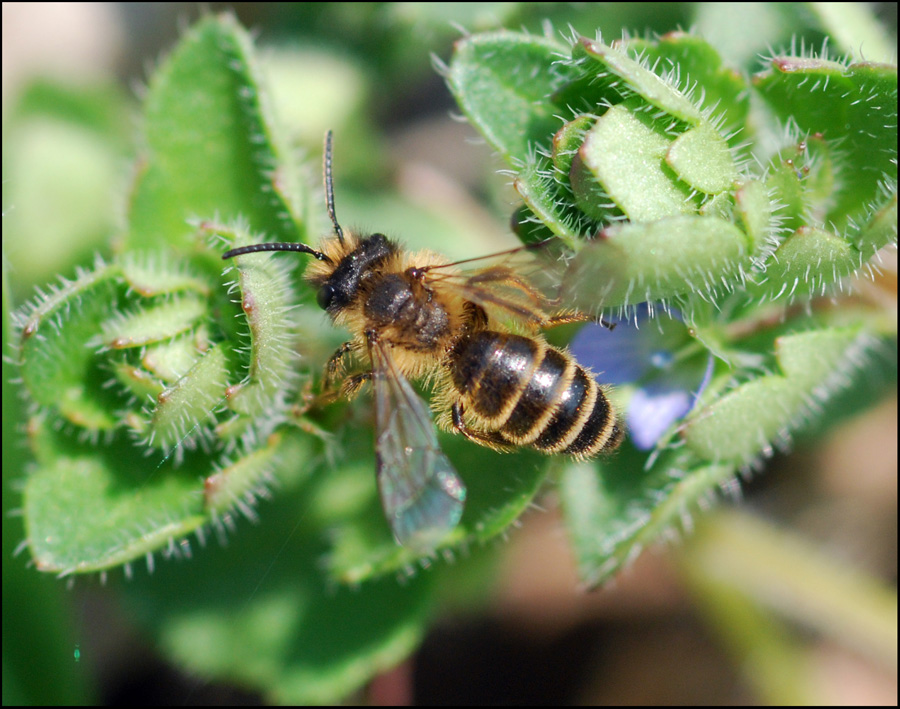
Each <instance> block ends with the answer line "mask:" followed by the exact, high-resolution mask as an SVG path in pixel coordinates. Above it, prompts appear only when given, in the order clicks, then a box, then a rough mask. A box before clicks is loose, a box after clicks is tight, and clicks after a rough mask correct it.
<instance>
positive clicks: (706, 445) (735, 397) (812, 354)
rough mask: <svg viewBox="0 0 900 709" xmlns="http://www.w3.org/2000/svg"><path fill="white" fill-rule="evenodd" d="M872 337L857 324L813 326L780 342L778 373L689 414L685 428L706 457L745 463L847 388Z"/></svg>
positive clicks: (691, 443)
mask: <svg viewBox="0 0 900 709" xmlns="http://www.w3.org/2000/svg"><path fill="white" fill-rule="evenodd" d="M871 346H872V338H871V336H869V335H868V334H867V333H865V332H863V331H861V329H860V328H858V327H852V328H843V329H838V328H835V329H824V330H818V331H817V330H812V331H810V332H804V333H799V334H795V335H785V336H783V337H780V338H778V339H777V340H776V343H775V352H776V361H777V363H778V367H779V370H780V372H779V373H777V374H769V375H765V376H762V377H759V378H757V379H754V380H753V381H750V382H747V383H745V384H741V385H739V386H737V387H736V388H734V389H733V390H732V391H729V392H728V393H726V394H725V395H724V396H722V397H721V398H720V399H718V400H714V401H712V402H710V403H709V404H706V405H704V406H700V407H698V408H696V409H694V411H692V412H691V414H690V416H689V419H688V423H687V425H686V427H685V428H684V430H683V434H682V435H683V437H684V440H685V443H686V444H687V446H688V448H689V449H690V450H691V451H692V452H694V453H695V454H697V455H698V456H699V457H700V458H702V459H703V460H710V461H715V462H717V463H728V464H734V465H747V464H749V463H750V462H751V461H753V460H754V459H755V458H757V457H759V456H760V455H763V454H766V453H767V452H770V451H771V449H772V446H773V445H775V444H780V443H782V442H783V439H784V437H785V436H786V435H787V434H788V433H789V432H790V431H792V430H795V429H797V428H798V427H799V426H800V425H801V424H802V423H804V422H805V421H806V420H807V419H808V418H809V417H810V415H811V414H812V413H813V412H815V411H816V409H817V408H818V407H819V406H820V405H821V402H822V401H824V400H825V399H827V398H828V397H829V396H831V395H832V394H833V393H834V392H835V391H837V390H838V389H840V388H842V387H843V386H846V385H847V383H848V382H849V374H850V373H851V372H852V371H853V370H855V369H857V368H859V367H860V366H861V365H862V362H863V361H864V356H865V353H866V351H867V350H868V349H869V348H870V347H871Z"/></svg>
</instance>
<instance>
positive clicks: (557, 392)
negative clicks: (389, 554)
mask: <svg viewBox="0 0 900 709" xmlns="http://www.w3.org/2000/svg"><path fill="white" fill-rule="evenodd" d="M324 163H325V165H324V173H325V194H326V200H327V208H328V216H329V218H330V219H331V223H332V225H333V227H334V234H333V235H332V236H330V237H327V238H325V239H323V241H322V243H321V245H320V250H316V249H313V248H311V247H309V246H307V245H306V244H299V243H267V244H255V245H252V246H244V247H241V248H236V249H232V250H231V251H228V252H227V253H225V254H224V255H223V257H222V258H224V259H229V258H233V257H235V256H241V255H243V254H250V253H256V252H259V251H299V252H301V253H305V254H309V255H310V256H312V257H313V258H314V259H315V260H313V261H311V262H310V264H309V266H308V267H307V270H306V274H305V278H306V280H307V282H308V283H309V284H310V285H311V286H312V287H313V288H315V289H316V291H317V299H318V304H319V306H320V307H321V308H322V309H323V310H325V312H327V313H328V314H329V315H330V316H331V319H332V321H333V322H334V323H335V324H338V325H343V326H345V327H346V328H347V329H348V330H349V331H350V332H351V333H352V335H353V339H351V340H349V341H348V342H345V343H344V344H343V345H342V346H341V347H340V348H338V350H337V351H336V352H335V353H334V355H333V356H332V357H331V358H330V360H329V361H328V365H327V367H326V377H325V389H326V391H327V390H332V391H334V392H335V395H336V396H344V397H348V398H349V397H352V396H353V395H355V394H356V393H357V392H358V391H359V389H360V387H361V386H362V385H363V384H364V383H365V382H367V381H371V382H372V384H373V386H374V390H375V419H376V427H377V438H376V443H375V452H376V458H377V465H378V468H377V478H378V487H379V491H380V493H381V500H382V505H383V507H384V511H385V514H386V515H387V519H388V522H389V523H390V526H391V529H392V530H393V533H394V536H395V538H396V539H397V541H398V542H399V543H400V544H402V545H404V546H408V547H412V548H415V549H418V550H423V551H424V550H430V549H433V548H434V547H435V546H436V545H437V543H438V542H439V541H440V540H441V539H442V538H443V537H444V536H446V534H447V533H448V532H449V531H450V530H451V529H453V528H454V527H455V526H456V524H457V523H458V522H459V518H460V516H461V515H462V510H463V503H464V502H465V498H466V489H465V486H464V485H463V482H462V481H461V480H460V478H459V476H458V475H457V473H456V471H455V470H454V468H453V466H452V465H451V463H450V461H449V460H448V459H447V457H446V456H445V455H444V454H443V452H442V451H441V449H440V446H439V445H438V441H437V436H436V434H435V430H434V426H433V424H432V419H431V412H430V411H429V408H428V406H427V405H426V403H425V402H424V401H423V400H422V399H421V398H420V397H419V396H418V395H417V394H416V392H415V391H414V390H413V388H412V386H411V385H410V384H409V381H408V379H419V378H427V379H428V381H430V382H433V383H434V389H435V392H436V395H435V398H434V404H433V406H434V408H435V410H436V411H437V412H439V415H438V421H437V423H438V425H439V426H441V427H442V428H444V429H445V430H450V431H456V432H458V433H461V434H462V435H464V436H465V437H466V438H468V439H469V440H470V441H473V442H475V443H478V444H479V445H483V446H487V447H489V448H493V449H495V450H500V451H507V450H511V449H513V448H515V447H518V446H526V447H531V448H534V449H536V450H538V451H541V452H542V453H548V454H552V453H562V454H564V455H570V456H573V457H574V458H577V459H584V458H590V457H593V456H595V455H597V454H598V453H600V452H601V451H609V450H612V449H614V448H615V447H616V446H618V445H619V443H620V442H621V440H622V436H623V433H624V428H623V426H622V424H621V423H619V422H618V421H617V416H616V411H615V409H614V408H613V406H612V404H611V403H610V401H609V399H608V398H607V396H606V393H605V392H604V390H603V388H602V387H601V386H600V385H598V384H597V382H596V381H595V380H594V378H593V376H591V374H590V372H588V371H587V370H585V369H584V368H583V367H582V366H581V365H579V364H578V363H577V362H576V361H575V359H574V358H573V357H572V355H570V354H569V353H568V352H566V351H564V350H560V349H557V348H555V347H552V346H551V345H549V344H548V343H547V342H546V341H545V340H544V338H543V337H542V336H541V334H540V332H539V331H540V329H541V328H546V327H552V326H554V325H559V324H562V323H569V322H577V321H583V320H587V319H589V318H588V317H587V316H586V315H584V314H583V313H579V312H573V311H565V310H559V309H557V308H555V307H554V306H555V302H554V301H553V300H551V299H550V298H548V297H546V296H545V295H543V294H542V293H541V291H540V290H539V289H538V288H537V287H536V286H535V285H534V284H533V283H532V282H531V281H530V280H529V279H528V278H527V277H525V276H524V275H522V274H521V273H520V272H518V271H517V270H515V269H514V268H512V267H511V266H510V265H509V264H508V263H507V264H506V265H504V262H503V261H498V262H497V263H495V264H494V265H487V266H484V265H482V267H480V268H476V269H471V268H469V269H463V268H461V266H462V264H464V263H469V262H471V261H481V259H469V260H468V261H465V262H464V261H458V262H455V263H450V262H449V261H448V260H447V259H445V258H443V257H441V256H440V255H439V254H436V253H433V252H431V251H420V252H419V253H415V254H413V253H410V252H408V251H405V250H403V248H402V247H401V246H400V245H399V244H397V243H396V242H394V241H392V240H390V239H388V238H387V237H386V236H384V234H377V233H376V234H370V235H369V236H358V235H356V234H351V233H349V232H347V233H345V232H344V230H343V229H342V228H341V226H340V224H339V223H338V220H337V217H336V215H335V210H334V188H333V184H332V177H331V163H332V148H331V132H330V131H329V132H328V134H327V135H326V137H325V159H324ZM529 248H530V247H527V246H526V247H522V248H521V249H514V250H513V251H511V252H504V254H494V256H501V255H507V254H512V253H515V252H521V251H525V250H527V249H529ZM516 323H517V324H518V327H519V329H520V330H521V331H524V332H527V333H528V334H525V335H523V334H516V333H515V332H513V331H512V329H511V327H510V325H512V324H516ZM347 355H354V356H355V357H356V358H357V359H361V360H363V361H364V362H365V363H366V364H367V365H368V366H367V367H366V368H364V369H363V370H362V371H358V372H356V373H353V374H350V375H349V376H344V361H345V358H346V357H347ZM338 378H342V382H341V384H340V385H339V386H338V387H337V388H336V389H335V388H334V383H335V381H336V380H337V379H338Z"/></svg>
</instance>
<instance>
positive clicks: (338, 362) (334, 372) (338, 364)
mask: <svg viewBox="0 0 900 709" xmlns="http://www.w3.org/2000/svg"><path fill="white" fill-rule="evenodd" d="M352 350H353V342H352V341H348V342H345V343H344V344H343V345H341V346H340V347H338V348H337V349H336V350H335V351H334V354H333V355H331V357H329V358H328V363H327V364H326V365H325V383H324V385H323V387H322V388H323V389H324V390H325V391H329V390H330V389H331V388H332V384H333V383H334V380H335V379H337V378H338V377H339V375H340V373H341V372H342V370H343V368H344V356H345V355H346V354H347V353H348V352H351V351H352Z"/></svg>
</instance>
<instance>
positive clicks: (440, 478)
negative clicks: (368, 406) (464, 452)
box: [371, 341, 466, 551]
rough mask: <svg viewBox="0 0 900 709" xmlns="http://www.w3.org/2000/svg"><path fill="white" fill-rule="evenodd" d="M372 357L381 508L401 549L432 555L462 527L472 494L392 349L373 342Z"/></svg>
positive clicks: (376, 451) (376, 450)
mask: <svg viewBox="0 0 900 709" xmlns="http://www.w3.org/2000/svg"><path fill="white" fill-rule="evenodd" d="M371 353H372V378H373V383H374V387H375V419H376V429H377V438H376V441H375V454H376V457H377V459H378V489H379V491H380V493H381V503H382V505H383V507H384V512H385V514H386V515H387V519H388V522H389V523H390V525H391V529H392V530H393V532H394V536H395V537H396V539H397V541H398V542H400V544H402V545H403V546H406V547H411V548H413V549H418V550H421V551H426V550H430V549H433V548H434V547H435V546H436V545H437V544H438V542H440V541H441V539H443V538H444V537H445V536H446V535H447V533H448V532H450V530H452V529H453V528H454V527H455V526H456V525H457V523H458V522H459V518H460V516H461V515H462V511H463V503H464V502H465V499H466V488H465V485H463V482H462V480H460V479H459V476H458V475H457V474H456V471H455V470H454V469H453V466H452V465H451V464H450V461H449V460H447V456H445V455H444V454H443V453H442V452H441V449H440V447H439V446H438V441H437V435H436V433H435V430H434V425H433V424H432V421H431V411H430V410H429V408H428V406H427V405H426V404H425V402H424V401H422V399H421V398H420V397H419V396H418V395H417V394H416V392H415V391H414V390H413V388H412V386H410V384H409V382H408V381H406V379H405V378H404V377H403V375H402V374H400V372H398V371H397V369H396V367H395V366H394V362H393V360H392V359H391V355H390V352H389V350H388V349H387V347H386V346H385V345H384V344H383V343H381V342H378V341H375V342H372V343H371Z"/></svg>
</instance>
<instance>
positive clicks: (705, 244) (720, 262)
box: [563, 216, 749, 312]
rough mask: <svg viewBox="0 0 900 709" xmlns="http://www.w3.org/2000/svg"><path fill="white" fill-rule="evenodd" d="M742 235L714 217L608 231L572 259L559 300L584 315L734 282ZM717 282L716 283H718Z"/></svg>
mask: <svg viewBox="0 0 900 709" xmlns="http://www.w3.org/2000/svg"><path fill="white" fill-rule="evenodd" d="M748 253H749V249H748V244H747V237H746V235H745V234H744V233H743V232H741V231H740V230H739V229H737V228H736V227H735V226H734V225H733V224H730V223H728V222H725V221H723V220H721V219H717V218H714V217H698V216H678V217H669V218H668V219H660V220H658V221H655V222H650V223H647V224H637V223H630V224H622V225H621V226H614V227H609V228H608V229H606V230H604V232H603V234H602V235H601V236H600V237H599V238H597V239H596V240H595V241H594V242H592V243H590V244H588V245H586V246H585V247H584V248H582V250H581V251H580V252H579V253H578V255H577V256H576V257H575V258H574V259H573V260H572V262H571V264H570V265H569V267H568V270H567V272H566V276H565V278H564V283H565V289H564V292H563V298H564V301H565V302H567V303H572V304H573V305H575V306H577V307H579V308H581V309H583V310H585V311H586V312H599V310H600V309H602V308H611V307H617V306H622V305H634V304H637V303H642V302H645V301H655V300H660V299H668V298H672V297H675V296H678V295H683V294H690V293H696V292H711V291H713V290H715V289H716V288H718V287H719V285H720V282H722V283H726V284H727V283H728V282H729V281H734V282H736V281H737V280H738V279H739V278H740V274H741V272H742V269H743V268H745V267H747V266H748V265H749V258H748ZM720 279H721V281H720Z"/></svg>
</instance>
